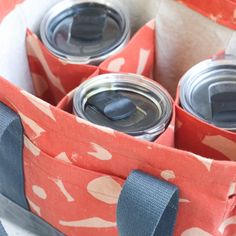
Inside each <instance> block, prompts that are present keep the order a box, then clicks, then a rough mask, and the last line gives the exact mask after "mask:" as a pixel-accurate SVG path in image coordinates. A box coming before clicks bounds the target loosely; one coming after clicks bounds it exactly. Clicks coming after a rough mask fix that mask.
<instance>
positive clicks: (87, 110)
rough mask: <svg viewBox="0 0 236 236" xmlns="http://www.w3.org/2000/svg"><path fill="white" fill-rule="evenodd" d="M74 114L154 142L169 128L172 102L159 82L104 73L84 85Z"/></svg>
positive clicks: (74, 100) (74, 101)
mask: <svg viewBox="0 0 236 236" xmlns="http://www.w3.org/2000/svg"><path fill="white" fill-rule="evenodd" d="M73 109H74V114H75V115H77V116H79V117H81V118H83V119H86V120H89V121H90V122H92V123H95V124H98V125H102V126H107V127H110V128H113V129H115V130H118V131H121V132H124V133H126V134H129V135H132V136H134V137H137V138H140V139H145V140H148V141H153V140H154V139H155V138H156V137H157V136H158V135H160V134H161V133H162V132H163V131H164V130H165V128H166V126H167V125H168V123H169V121H170V119H171V114H172V100H171V97H170V96H169V95H168V93H167V92H166V91H165V90H164V89H163V88H162V87H161V86H160V85H158V84H157V83H155V82H154V81H152V80H149V79H147V78H144V77H143V76H140V75H136V74H103V75H100V76H96V77H94V78H92V79H89V80H87V81H85V82H84V83H82V84H81V85H80V86H79V87H78V88H77V89H76V91H75V94H74V98H73Z"/></svg>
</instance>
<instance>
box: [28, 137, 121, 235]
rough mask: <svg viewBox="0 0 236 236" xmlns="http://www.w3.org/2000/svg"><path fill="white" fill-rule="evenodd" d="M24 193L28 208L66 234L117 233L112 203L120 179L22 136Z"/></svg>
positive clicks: (113, 203)
mask: <svg viewBox="0 0 236 236" xmlns="http://www.w3.org/2000/svg"><path fill="white" fill-rule="evenodd" d="M24 143H25V148H24V173H25V180H26V181H25V189H26V197H27V200H28V202H29V206H30V208H31V210H32V211H33V212H34V213H35V214H37V215H38V216H40V217H42V218H43V219H44V220H46V221H47V222H49V223H50V224H52V225H53V226H54V227H55V228H57V229H59V230H60V231H61V232H63V233H65V234H66V235H96V236H97V235H118V233H117V229H116V204H117V201H118V197H119V194H120V191H121V188H122V185H123V182H124V180H123V179H121V178H118V177H114V176H110V175H109V176H108V175H105V174H102V173H99V172H94V171H90V170H85V169H82V168H80V167H78V166H75V165H73V164H72V163H71V161H70V160H69V159H68V158H67V156H66V154H65V153H60V154H58V155H57V156H56V157H52V156H49V155H48V154H46V153H45V152H43V151H42V150H40V149H39V148H37V147H36V146H35V145H34V144H33V143H32V142H31V141H30V140H29V139H28V138H27V137H26V136H25V137H24Z"/></svg>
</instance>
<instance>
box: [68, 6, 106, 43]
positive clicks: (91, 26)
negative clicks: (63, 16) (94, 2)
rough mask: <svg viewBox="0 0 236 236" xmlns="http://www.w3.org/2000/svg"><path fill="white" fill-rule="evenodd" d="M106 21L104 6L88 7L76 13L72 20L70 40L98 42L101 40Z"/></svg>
mask: <svg viewBox="0 0 236 236" xmlns="http://www.w3.org/2000/svg"><path fill="white" fill-rule="evenodd" d="M106 19H107V8H106V7H105V6H95V7H92V6H89V7H87V8H84V9H82V10H80V11H79V12H78V14H77V15H76V16H74V18H73V22H72V25H71V31H70V39H74V40H84V41H89V40H99V39H101V38H102V35H103V31H104V28H105V24H106Z"/></svg>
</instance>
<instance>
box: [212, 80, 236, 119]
mask: <svg viewBox="0 0 236 236" xmlns="http://www.w3.org/2000/svg"><path fill="white" fill-rule="evenodd" d="M209 92H210V93H209V94H210V104H211V111H212V120H213V121H217V122H236V83H234V82H230V81H228V82H227V81H226V82H219V83H215V84H213V85H211V87H210V88H209Z"/></svg>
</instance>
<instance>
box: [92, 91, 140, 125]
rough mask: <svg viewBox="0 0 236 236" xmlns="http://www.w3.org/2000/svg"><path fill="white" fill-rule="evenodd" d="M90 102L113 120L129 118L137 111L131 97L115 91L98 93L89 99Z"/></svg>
mask: <svg viewBox="0 0 236 236" xmlns="http://www.w3.org/2000/svg"><path fill="white" fill-rule="evenodd" d="M88 104H89V105H90V106H92V107H94V108H95V109H97V110H99V111H100V112H101V113H103V114H104V115H105V116H106V117H107V118H109V119H110V120H113V121H116V120H121V119H125V118H128V117H130V116H131V115H132V114H134V113H135V111H136V106H135V104H134V103H133V102H132V101H131V100H130V99H129V98H127V97H125V96H123V95H121V94H120V93H118V92H115V91H106V92H101V93H98V94H97V95H95V96H92V97H91V98H89V99H88Z"/></svg>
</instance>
